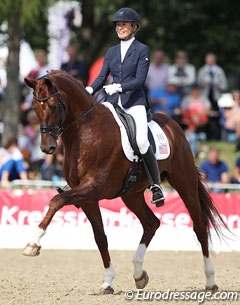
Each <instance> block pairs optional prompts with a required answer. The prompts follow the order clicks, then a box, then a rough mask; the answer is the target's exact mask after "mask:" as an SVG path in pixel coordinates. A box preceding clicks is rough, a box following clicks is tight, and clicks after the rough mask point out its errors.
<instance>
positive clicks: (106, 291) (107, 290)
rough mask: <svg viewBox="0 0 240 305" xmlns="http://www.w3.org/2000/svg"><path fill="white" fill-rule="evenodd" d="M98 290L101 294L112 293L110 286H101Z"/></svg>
mask: <svg viewBox="0 0 240 305" xmlns="http://www.w3.org/2000/svg"><path fill="white" fill-rule="evenodd" d="M100 292H101V294H113V293H114V289H113V288H112V287H110V286H107V287H106V288H102V289H101V291H100Z"/></svg>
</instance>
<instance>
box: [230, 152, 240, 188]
mask: <svg viewBox="0 0 240 305" xmlns="http://www.w3.org/2000/svg"><path fill="white" fill-rule="evenodd" d="M230 182H231V183H234V184H239V183H240V157H237V159H236V162H235V166H234V168H233V175H232V177H231V179H230Z"/></svg>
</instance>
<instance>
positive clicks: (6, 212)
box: [1, 206, 19, 225]
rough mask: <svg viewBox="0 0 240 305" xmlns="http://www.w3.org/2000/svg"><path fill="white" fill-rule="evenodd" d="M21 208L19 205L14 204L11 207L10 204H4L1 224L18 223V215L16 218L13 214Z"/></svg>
mask: <svg viewBox="0 0 240 305" xmlns="http://www.w3.org/2000/svg"><path fill="white" fill-rule="evenodd" d="M18 210H19V208H18V207H17V206H13V207H11V208H10V209H9V208H8V206H3V207H2V213H1V224H2V225H6V224H10V225H16V224H17V219H16V217H15V218H14V217H13V215H14V214H15V213H16V212H18Z"/></svg>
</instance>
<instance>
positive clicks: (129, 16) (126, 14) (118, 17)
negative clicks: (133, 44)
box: [113, 7, 140, 29]
mask: <svg viewBox="0 0 240 305" xmlns="http://www.w3.org/2000/svg"><path fill="white" fill-rule="evenodd" d="M118 21H129V22H133V23H134V24H136V25H137V26H138V29H139V28H140V18H139V16H138V13H137V12H136V11H134V10H133V9H132V8H129V7H123V8H120V10H118V11H117V12H116V13H115V15H114V18H113V23H116V22H118Z"/></svg>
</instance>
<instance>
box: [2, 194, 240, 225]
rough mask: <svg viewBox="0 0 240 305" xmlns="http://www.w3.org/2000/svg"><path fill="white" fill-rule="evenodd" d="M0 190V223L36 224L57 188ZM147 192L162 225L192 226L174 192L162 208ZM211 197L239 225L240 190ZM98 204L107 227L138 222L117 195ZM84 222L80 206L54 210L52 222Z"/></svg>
mask: <svg viewBox="0 0 240 305" xmlns="http://www.w3.org/2000/svg"><path fill="white" fill-rule="evenodd" d="M0 194H1V197H0V198H1V199H0V225H35V224H39V222H40V221H41V220H42V218H43V217H44V215H45V213H46V211H47V208H48V203H49V201H50V199H51V198H52V197H53V196H54V195H56V191H55V190H12V191H9V190H2V191H1V192H0ZM150 195H151V193H148V192H146V194H145V197H146V201H147V203H148V204H149V206H150V207H151V209H152V210H153V212H154V213H155V214H156V215H157V217H158V218H159V219H160V220H161V224H162V226H169V227H192V221H191V219H190V216H189V214H188V211H187V209H186V207H185V206H184V204H183V202H182V200H181V199H180V197H179V195H178V194H177V193H175V192H172V193H167V194H166V202H165V205H164V206H163V207H161V208H156V207H155V206H154V205H152V204H151V203H150ZM212 197H213V200H214V202H215V203H216V205H217V207H218V209H219V211H220V213H221V215H222V216H223V218H224V220H225V221H226V223H227V224H228V226H229V228H230V229H238V228H240V194H212ZM136 204H137V203H136ZM100 206H101V211H102V216H103V222H104V225H105V226H107V227H110V226H114V227H133V226H135V225H138V224H139V221H138V219H137V218H136V216H135V215H134V214H133V213H132V212H130V211H129V210H128V209H127V208H126V206H125V205H124V203H123V202H122V200H121V199H120V198H117V199H114V200H102V201H101V202H100ZM86 222H87V219H86V216H85V214H84V213H83V212H82V210H81V209H77V208H75V207H74V206H66V207H64V208H63V209H61V210H60V211H58V212H57V213H56V215H55V216H54V218H53V220H52V223H51V224H58V225H60V226H64V225H71V226H79V225H81V224H85V223H86Z"/></svg>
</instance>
